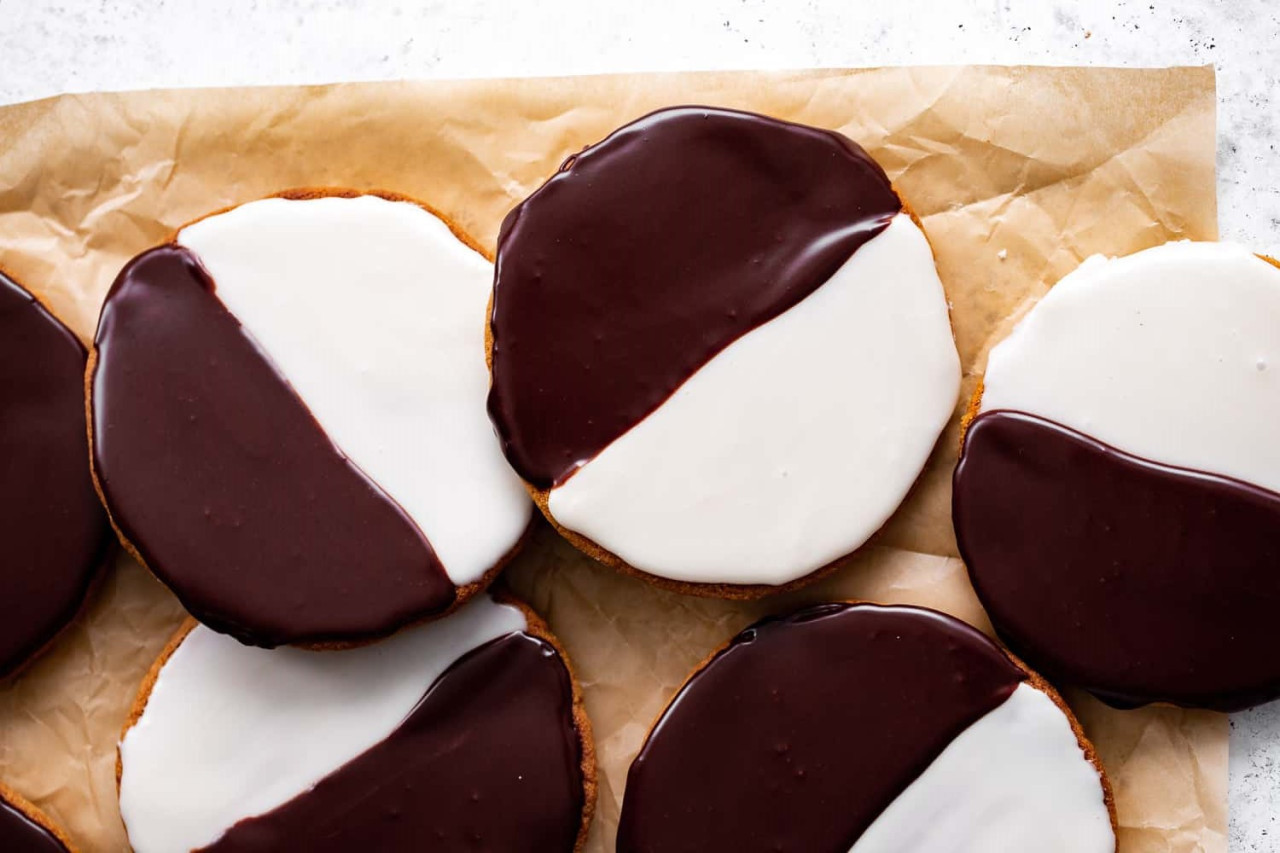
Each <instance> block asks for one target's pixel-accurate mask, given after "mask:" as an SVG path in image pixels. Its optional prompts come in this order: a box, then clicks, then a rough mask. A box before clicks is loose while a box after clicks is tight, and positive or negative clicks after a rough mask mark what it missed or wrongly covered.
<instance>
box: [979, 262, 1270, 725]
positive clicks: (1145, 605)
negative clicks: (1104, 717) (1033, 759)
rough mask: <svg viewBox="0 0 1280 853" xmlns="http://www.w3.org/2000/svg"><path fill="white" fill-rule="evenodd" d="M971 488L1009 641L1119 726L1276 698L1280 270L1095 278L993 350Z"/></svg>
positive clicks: (1174, 267) (1084, 271)
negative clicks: (1110, 707)
mask: <svg viewBox="0 0 1280 853" xmlns="http://www.w3.org/2000/svg"><path fill="white" fill-rule="evenodd" d="M975 409H976V417H975V418H974V419H973V421H972V423H970V424H969V426H968V430H967V433H966V438H965V442H964V448H963V452H962V455H961V459H960V464H959V467H957V469H956V474H955V502H954V516H955V527H956V536H957V539H958V540H959V544H960V551H961V554H962V555H963V557H964V559H965V562H966V564H967V565H968V567H969V572H970V575H971V577H972V579H973V582H974V586H975V587H976V588H977V590H978V594H979V596H980V597H981V599H982V603H983V605H984V606H985V607H986V609H987V612H988V613H989V614H990V616H991V619H992V622H993V623H994V624H995V627H996V630H997V631H998V632H999V634H1000V636H1001V638H1002V639H1004V640H1005V641H1006V642H1007V643H1008V644H1009V646H1010V648H1012V649H1013V650H1014V651H1015V652H1016V653H1017V654H1019V655H1021V656H1023V657H1024V658H1025V659H1026V660H1027V661H1028V662H1029V663H1030V664H1031V665H1033V666H1035V667H1036V668H1037V669H1039V670H1041V671H1042V672H1044V673H1045V675H1046V676H1048V677H1050V678H1052V679H1053V680H1054V681H1055V682H1061V683H1066V684H1075V685H1079V686H1081V687H1085V688H1088V689H1089V690H1091V691H1092V692H1094V693H1095V694H1097V695H1098V696H1099V697H1100V698H1102V699H1103V700H1105V701H1108V702H1111V703H1112V704H1115V705H1120V706H1132V705H1138V704H1143V703H1147V702H1171V703H1176V704H1179V705H1186V706H1193V707H1203V708H1214V709H1218V710H1223V711H1230V710H1236V709H1240V708H1244V707H1247V706H1249V705H1253V704H1256V703H1259V702H1264V701H1268V700H1270V699H1275V698H1277V697H1280V656H1278V655H1277V654H1276V652H1275V649H1276V646H1277V643H1280V631H1277V628H1276V619H1275V614H1276V613H1277V612H1278V611H1280V574H1278V573H1277V568H1278V567H1280V535H1277V531H1280V442H1277V441H1276V434H1275V430H1276V424H1277V423H1278V422H1280V269H1277V268H1276V267H1275V266H1274V265H1272V264H1271V263H1268V262H1267V261H1265V260H1263V259H1261V258H1259V257H1256V256H1254V255H1253V254H1252V253H1250V252H1249V251H1248V250H1246V249H1244V248H1242V247H1239V246H1233V245H1228V244H1219V243H1190V242H1183V243H1170V244H1166V245H1164V246H1160V247H1157V248H1154V249H1148V250H1146V251H1143V252H1139V253H1137V254H1135V255H1131V256H1129V257H1125V258H1119V259H1113V260H1107V259H1103V258H1092V259H1090V260H1088V261H1086V262H1085V263H1084V264H1083V265H1082V266H1081V267H1080V268H1079V269H1078V270H1077V271H1075V272H1073V273H1071V274H1070V275H1068V276H1066V277H1065V278H1063V279H1062V281H1061V282H1059V283H1058V284H1057V285H1056V286H1054V288H1053V289H1052V290H1051V291H1050V292H1049V293H1048V295H1047V296H1045V297H1044V299H1042V300H1041V301H1040V303H1039V304H1038V305H1036V306H1035V308H1033V309H1032V310H1031V312H1030V313H1029V314H1028V315H1027V316H1026V317H1025V318H1024V319H1023V320H1022V321H1021V323H1020V324H1019V325H1018V326H1017V328H1016V329H1015V330H1014V331H1013V333H1012V334H1011V335H1010V336H1009V337H1008V338H1007V339H1006V340H1004V341H1003V342H1001V343H1000V344H999V345H998V346H996V348H995V349H993V350H992V352H991V356H990V360H989V363H988V365H987V370H986V375H985V378H984V380H983V389H982V391H981V399H980V401H978V402H977V404H976V407H975Z"/></svg>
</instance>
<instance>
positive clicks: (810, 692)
mask: <svg viewBox="0 0 1280 853" xmlns="http://www.w3.org/2000/svg"><path fill="white" fill-rule="evenodd" d="M1025 679H1026V674H1025V673H1024V672H1023V671H1022V670H1021V669H1020V668H1019V667H1017V666H1016V665H1015V664H1014V663H1013V662H1012V661H1010V660H1009V658H1008V657H1007V656H1006V655H1005V654H1004V652H1002V651H1001V650H1000V649H999V648H998V647H997V646H996V645H995V644H994V643H992V642H991V641H990V640H988V639H987V638H986V637H984V636H983V635H982V634H980V633H978V632H977V631H976V630H974V629H973V628H970V627H969V626H968V625H965V624H964V623H963V622H960V621H958V620H956V619H953V618H951V617H950V616H945V615H943V614H941V613H936V612H934V611H931V610H924V609H921V608H915V607H882V606H877V605H867V604H861V605H853V604H828V605H822V606H819V607H813V608H810V609H808V610H803V611H800V612H799V613H796V614H794V615H792V616H789V617H786V618H780V619H768V620H765V621H763V622H760V623H757V624H756V625H754V626H752V627H750V628H748V629H747V630H745V631H743V632H742V633H741V634H739V635H738V637H737V638H735V639H734V640H733V642H732V643H730V644H729V646H728V647H727V648H726V649H725V650H723V651H721V652H720V653H719V654H717V655H716V656H715V657H714V658H713V659H712V660H711V661H710V662H709V663H708V664H707V665H706V666H705V667H704V668H703V669H701V670H700V671H698V672H697V673H695V674H694V676H693V677H692V678H691V679H690V680H689V681H688V683H686V684H685V686H684V687H683V688H682V689H681V691H680V692H679V693H678V694H677V696H676V698H675V699H674V700H672V702H671V704H670V705H669V706H668V708H667V710H666V711H665V712H664V713H663V715H662V717H661V718H660V719H659V720H658V722H657V724H656V725H655V726H654V728H653V730H652V731H651V732H650V733H649V739H648V740H647V741H646V743H645V745H644V747H643V748H642V749H641V751H640V754H639V755H638V756H637V757H636V760H635V762H634V763H633V764H632V765H631V770H630V773H629V774H628V776H627V788H626V799H625V800H624V802H623V805H622V820H621V823H620V826H619V829H618V853H685V852H686V851H687V853H695V851H696V853H721V851H723V853H743V851H770V853H848V851H849V849H850V848H851V847H852V846H853V844H854V842H855V841H857V840H858V838H859V837H860V836H861V835H862V833H864V832H865V831H866V829H867V827H869V826H870V825H871V823H872V822H874V821H875V819H876V818H877V817H878V816H879V815H880V813H881V812H882V811H883V810H884V809H885V808H886V807H887V806H888V805H889V804H890V803H892V802H893V800H894V799H895V798H896V797H897V796H898V795H899V794H901V793H902V792H903V791H904V790H905V789H906V788H907V786H908V785H910V784H911V783H912V782H913V781H914V780H915V779H916V778H917V777H918V776H919V775H920V773H921V772H923V771H924V770H925V769H926V768H927V767H928V766H929V764H930V763H932V761H933V760H934V759H935V758H936V757H937V756H938V755H939V754H941V752H942V751H943V750H944V749H945V748H946V747H947V746H948V745H949V744H950V743H951V741H952V740H953V739H954V738H955V737H956V735H958V734H960V733H961V732H962V731H964V730H965V729H966V728H968V726H969V725H970V724H972V723H974V722H976V721H977V720H978V719H980V718H981V717H983V716H984V715H985V714H987V713H988V712H989V711H992V710H994V709H995V708H996V707H998V706H999V705H1001V704H1002V703H1003V702H1004V701H1005V700H1006V699H1008V698H1009V696H1010V695H1011V694H1012V692H1013V691H1014V689H1015V688H1016V687H1017V686H1018V685H1019V684H1020V683H1021V682H1022V681H1024V680H1025Z"/></svg>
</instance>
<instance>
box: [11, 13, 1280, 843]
mask: <svg viewBox="0 0 1280 853" xmlns="http://www.w3.org/2000/svg"><path fill="white" fill-rule="evenodd" d="M0 57H3V65H2V66H0V103H9V102H14V101H23V100H29V99H32V98H39V97H44V96H47V95H53V94H58V93H60V92H77V91H80V92H82V91H91V90H97V89H136V88H148V87H159V86H202V85H235V84H251V83H319V82H330V81H337V80H377V79H390V78H398V77H503V76H524V75H543V74H584V73H593V72H604V71H669V70H685V69H722V68H800V67H810V66H819V67H820V66H829V67H849V66H863V65H867V66H874V65H889V64H952V63H997V64H1015V63H1016V64H1021V63H1040V64H1051V65H1155V66H1159V65H1199V64H1206V63H1213V64H1214V65H1216V66H1217V69H1218V94H1219V105H1220V110H1219V119H1218V123H1219V140H1218V169H1219V174H1218V188H1219V190H1218V196H1219V221H1220V223H1221V231H1222V236H1223V238H1224V239H1232V240H1238V241H1241V242H1243V243H1246V244H1248V245H1249V246H1252V247H1254V248H1255V249H1256V250H1258V251H1263V252H1267V253H1269V254H1272V255H1280V151H1278V150H1277V135H1278V134H1280V118H1277V112H1278V111H1280V103H1278V102H1277V99H1280V2H1276V0H1140V2H1139V0H1077V2H1074V3H1073V2H1068V0H1054V2H1043V3H1042V2H1013V0H911V1H910V2H896V3H895V2H888V3H859V2H850V1H849V0H786V2H783V0H645V1H644V2H639V3H637V2H628V3H616V4H615V3H610V2H597V3H583V2H570V0H542V2H540V3H516V2H512V0H366V1H365V2H361V0H227V1H226V2H222V3H204V2H199V0H168V2H166V0H110V2H108V0H62V2H54V0H0ZM1231 725H1232V731H1231V850H1232V851H1249V853H1254V851H1257V852H1258V853H1262V851H1277V850H1280V819H1278V817H1277V816H1278V815H1280V703H1273V704H1272V705H1271V706H1267V707H1263V708H1259V709H1256V710H1254V711H1251V712H1248V713H1244V714H1236V715H1234V716H1233V717H1232V720H1231Z"/></svg>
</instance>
